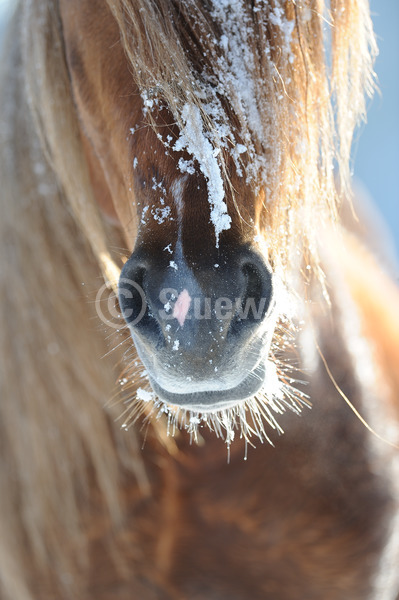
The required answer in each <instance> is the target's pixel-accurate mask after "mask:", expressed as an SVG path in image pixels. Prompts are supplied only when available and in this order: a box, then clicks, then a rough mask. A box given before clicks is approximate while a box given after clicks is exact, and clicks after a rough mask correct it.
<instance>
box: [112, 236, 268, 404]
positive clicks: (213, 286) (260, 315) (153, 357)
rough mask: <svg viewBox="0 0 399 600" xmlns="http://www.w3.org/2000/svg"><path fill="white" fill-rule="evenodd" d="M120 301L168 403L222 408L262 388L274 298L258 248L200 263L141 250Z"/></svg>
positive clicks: (129, 267) (123, 281) (127, 270)
mask: <svg viewBox="0 0 399 600" xmlns="http://www.w3.org/2000/svg"><path fill="white" fill-rule="evenodd" d="M158 258H159V257H158ZM162 259H163V260H162ZM119 302H120V306H121V310H122V314H123V316H124V318H125V320H126V323H127V324H128V326H129V329H130V332H131V334H132V338H133V341H134V343H135V345H136V348H137V351H138V354H139V356H140V358H141V360H142V362H143V364H144V366H145V367H146V369H147V371H148V374H149V379H150V382H151V385H152V388H153V390H154V392H155V393H156V395H157V396H158V397H159V398H160V399H161V400H162V401H164V402H166V403H167V404H171V405H177V406H179V407H182V408H186V409H190V410H194V411H195V410H196V411H201V412H210V411H217V410H221V409H224V408H228V407H232V406H234V405H236V404H238V403H240V402H242V401H245V400H247V399H248V398H251V397H253V396H254V395H255V394H256V393H257V392H258V391H259V390H260V389H261V388H262V386H263V385H264V381H265V374H266V369H265V361H266V358H267V355H268V351H269V348H270V343H271V338H272V335H273V332H274V325H275V319H274V313H275V311H274V310H273V309H274V306H275V300H274V294H273V278H272V274H271V270H270V268H269V266H268V265H267V264H266V262H265V261H264V260H263V258H262V256H261V255H259V254H258V253H257V252H255V251H254V250H252V249H250V248H248V247H243V248H240V249H239V250H238V251H235V252H234V253H230V255H229V257H228V259H223V258H220V260H219V262H218V263H213V264H211V265H204V264H202V265H201V266H198V265H188V264H187V263H186V261H185V260H184V259H183V257H180V258H179V257H178V256H174V257H173V260H165V259H164V257H162V258H161V260H154V258H153V257H152V256H151V255H150V254H148V255H147V254H146V252H145V251H144V249H143V248H140V247H139V248H138V249H136V250H135V251H134V252H133V254H132V255H131V257H130V258H129V260H128V261H127V262H126V263H125V265H124V267H123V269H122V273H121V277H120V282H119Z"/></svg>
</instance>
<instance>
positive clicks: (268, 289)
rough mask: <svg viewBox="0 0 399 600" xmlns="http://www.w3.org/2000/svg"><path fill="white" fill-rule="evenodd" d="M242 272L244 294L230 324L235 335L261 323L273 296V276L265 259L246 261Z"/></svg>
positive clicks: (231, 331) (231, 332) (237, 304)
mask: <svg viewBox="0 0 399 600" xmlns="http://www.w3.org/2000/svg"><path fill="white" fill-rule="evenodd" d="M258 263H259V264H258ZM241 272H242V275H243V285H242V294H241V297H240V299H239V301H238V302H236V313H235V315H234V317H233V319H232V321H231V324H230V334H233V335H235V336H237V335H239V334H242V333H244V331H246V330H247V329H248V328H251V329H252V328H253V327H254V326H257V325H260V324H261V322H262V321H263V319H264V318H265V316H266V314H267V312H268V309H269V306H270V302H271V298H272V277H271V274H270V272H269V270H268V268H267V267H266V265H265V264H264V263H263V261H261V260H259V261H256V260H254V261H253V262H245V263H244V264H243V265H242V266H241Z"/></svg>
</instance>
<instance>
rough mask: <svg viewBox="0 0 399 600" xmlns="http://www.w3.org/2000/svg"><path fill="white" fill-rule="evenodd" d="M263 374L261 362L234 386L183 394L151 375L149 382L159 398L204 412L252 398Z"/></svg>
mask: <svg viewBox="0 0 399 600" xmlns="http://www.w3.org/2000/svg"><path fill="white" fill-rule="evenodd" d="M265 374H266V369H265V365H264V364H263V363H261V364H259V365H258V366H257V367H256V368H255V369H254V370H253V371H251V373H249V375H247V377H245V379H243V381H242V382H241V383H240V384H239V385H237V386H235V387H234V388H230V389H226V390H217V391H209V392H202V391H201V392H195V391H194V392H192V393H184V394H179V393H178V392H170V391H167V390H165V389H163V388H162V387H161V386H160V385H159V384H158V383H157V382H156V381H155V380H154V379H153V378H152V377H150V382H151V385H152V388H153V390H154V392H155V393H156V394H157V396H158V397H159V399H160V400H163V401H164V402H166V403H167V404H171V405H174V406H178V407H179V408H184V409H186V410H191V411H195V412H201V413H204V412H215V411H218V410H224V409H227V408H232V407H234V406H236V405H237V404H239V403H240V402H244V401H245V400H248V399H249V398H252V397H253V396H254V395H255V394H256V393H257V392H258V391H259V390H260V389H261V388H262V386H263V384H264V381H265ZM193 387H194V386H193Z"/></svg>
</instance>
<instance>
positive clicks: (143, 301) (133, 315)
mask: <svg viewBox="0 0 399 600" xmlns="http://www.w3.org/2000/svg"><path fill="white" fill-rule="evenodd" d="M128 262H129V261H128ZM128 262H127V263H126V265H125V266H124V268H123V269H122V273H121V277H120V280H119V305H120V307H121V311H122V314H123V317H124V319H125V321H126V323H127V324H128V325H129V326H130V327H133V328H134V329H135V330H136V331H137V332H141V333H142V334H145V335H146V337H147V338H151V339H152V340H153V341H154V342H155V343H156V344H158V343H159V342H160V341H162V339H163V336H162V333H161V329H160V326H159V324H158V321H157V319H156V318H155V316H154V314H153V312H152V310H151V305H150V303H149V302H148V297H147V286H148V283H147V281H146V279H147V270H146V269H145V267H142V266H139V267H136V268H131V266H130V265H129V264H128Z"/></svg>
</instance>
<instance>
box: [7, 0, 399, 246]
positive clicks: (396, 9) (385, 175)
mask: <svg viewBox="0 0 399 600" xmlns="http://www.w3.org/2000/svg"><path fill="white" fill-rule="evenodd" d="M12 2H13V0H0V22H1V15H2V13H3V11H4V9H5V7H6V6H7V4H9V3H12ZM370 6H371V11H372V14H373V21H374V28H375V31H376V34H377V39H378V44H379V49H380V54H379V56H378V58H377V62H376V65H375V70H376V73H377V76H378V81H379V88H380V91H381V95H378V94H377V95H376V96H375V97H374V99H373V100H372V101H371V102H370V103H369V104H370V106H369V112H368V123H367V125H363V126H362V127H361V128H360V129H359V131H358V132H357V135H356V137H355V144H354V151H353V157H354V175H355V176H356V178H358V179H359V180H360V181H361V182H362V184H363V185H364V186H365V187H366V189H367V190H368V192H369V194H370V196H371V198H372V199H373V200H374V202H375V204H376V205H377V206H378V207H379V210H380V211H381V213H382V215H383V217H384V219H385V221H386V223H387V224H388V227H389V229H390V231H391V233H392V235H393V237H394V242H395V247H396V255H397V256H399V33H398V32H399V0H370Z"/></svg>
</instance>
